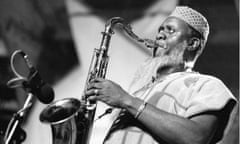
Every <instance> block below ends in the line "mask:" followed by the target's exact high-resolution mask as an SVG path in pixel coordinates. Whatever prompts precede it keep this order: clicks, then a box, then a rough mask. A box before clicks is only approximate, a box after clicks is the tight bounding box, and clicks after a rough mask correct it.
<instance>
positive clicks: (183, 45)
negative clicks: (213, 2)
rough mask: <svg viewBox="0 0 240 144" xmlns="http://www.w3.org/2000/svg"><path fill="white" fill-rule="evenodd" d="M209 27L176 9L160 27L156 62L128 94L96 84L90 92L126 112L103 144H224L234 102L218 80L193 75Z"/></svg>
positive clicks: (140, 72) (102, 81)
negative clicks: (220, 143)
mask: <svg viewBox="0 0 240 144" xmlns="http://www.w3.org/2000/svg"><path fill="white" fill-rule="evenodd" d="M208 33H209V25H208V22H207V20H206V19H205V17H204V16H203V15H201V14H200V13H199V12H197V11H195V10H193V9H191V8H189V7H184V6H179V7H176V9H175V10H174V11H173V13H172V14H171V15H170V16H169V17H168V18H167V19H166V20H165V21H164V22H163V23H162V25H161V26H160V27H159V30H158V34H157V37H156V42H157V43H158V44H159V47H157V48H154V49H153V57H152V58H150V59H148V60H146V62H145V63H143V65H141V67H140V68H139V70H138V72H137V73H136V77H135V79H134V80H133V82H132V84H131V87H130V91H129V92H126V91H125V90H123V89H122V88H121V87H120V86H119V85H118V84H116V83H114V82H112V81H110V80H105V79H100V78H98V79H94V80H92V81H91V84H90V85H89V87H88V90H87V91H86V96H87V97H88V99H89V100H97V101H98V100H99V101H102V102H104V103H106V104H108V105H110V106H113V107H116V108H120V109H122V110H121V112H120V113H119V116H118V117H117V119H116V120H115V121H114V123H113V125H112V127H111V129H110V130H109V133H108V135H107V136H106V138H105V141H104V143H105V144H163V143H168V144H207V143H210V144H213V143H217V142H219V141H221V139H222V137H223V135H224V131H225V129H226V127H227V126H228V121H229V115H230V113H231V111H232V109H233V107H234V105H235V99H234V97H233V96H232V94H231V93H230V91H229V90H228V89H227V88H226V86H225V85H224V84H223V83H222V82H221V81H220V80H219V79H217V78H215V77H213V76H209V75H203V74H200V73H198V72H195V71H193V66H194V64H195V62H196V60H197V58H198V57H199V56H200V54H201V53H202V50H203V48H204V47H205V44H206V42H207V38H208Z"/></svg>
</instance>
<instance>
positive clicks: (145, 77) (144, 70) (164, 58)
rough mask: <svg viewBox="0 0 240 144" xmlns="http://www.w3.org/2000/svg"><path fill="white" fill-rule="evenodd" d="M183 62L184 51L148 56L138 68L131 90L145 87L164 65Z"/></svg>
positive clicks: (131, 91)
mask: <svg viewBox="0 0 240 144" xmlns="http://www.w3.org/2000/svg"><path fill="white" fill-rule="evenodd" d="M180 64H183V53H179V52H177V51H176V52H172V53H171V54H167V55H161V56H158V57H153V58H152V57H151V58H148V59H147V60H146V61H145V62H144V63H143V64H142V65H141V66H140V67H139V68H138V70H137V72H136V73H135V75H134V79H133V81H132V83H131V84H130V87H129V92H130V93H131V94H133V93H134V92H135V91H137V90H139V89H141V88H143V87H144V86H145V85H147V84H148V83H150V82H151V81H152V80H153V77H156V75H157V71H158V70H159V69H161V68H163V67H174V66H177V65H180Z"/></svg>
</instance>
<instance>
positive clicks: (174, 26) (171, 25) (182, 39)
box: [154, 17, 190, 57]
mask: <svg viewBox="0 0 240 144" xmlns="http://www.w3.org/2000/svg"><path fill="white" fill-rule="evenodd" d="M189 33H190V29H189V27H188V25H187V24H186V23H185V22H184V21H182V20H180V19H178V18H175V17H169V18H167V19H166V20H165V21H164V22H163V23H162V25H161V26H160V27H159V29H158V34H157V36H156V42H157V43H158V44H159V45H161V47H158V48H156V49H155V50H154V55H155V56H156V57H159V56H170V55H171V54H173V53H183V52H184V50H185V48H186V46H187V41H186V40H187V38H188V36H189Z"/></svg>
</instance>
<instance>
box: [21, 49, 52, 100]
mask: <svg viewBox="0 0 240 144" xmlns="http://www.w3.org/2000/svg"><path fill="white" fill-rule="evenodd" d="M20 53H21V55H22V56H23V58H24V60H25V61H26V64H27V66H28V67H29V69H30V73H29V76H28V78H27V81H24V82H23V86H24V88H25V89H26V90H27V91H29V92H31V93H32V94H33V95H35V96H37V98H38V99H39V100H40V101H41V102H42V103H44V104H49V103H50V102H52V101H53V99H54V91H53V88H52V87H51V86H50V85H49V84H47V83H46V82H44V81H43V80H42V78H41V76H40V74H39V72H38V71H37V69H36V68H35V67H34V66H33V65H32V63H31V62H30V61H29V59H28V55H26V54H25V53H24V52H23V51H21V52H20Z"/></svg>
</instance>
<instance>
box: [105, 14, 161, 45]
mask: <svg viewBox="0 0 240 144" xmlns="http://www.w3.org/2000/svg"><path fill="white" fill-rule="evenodd" d="M115 25H119V26H120V27H121V28H122V29H123V30H124V31H125V32H126V33H127V34H128V35H129V36H130V37H131V38H132V39H134V40H135V41H137V42H140V43H144V44H145V46H146V47H147V48H150V49H152V48H157V47H160V45H159V44H157V43H156V42H155V41H154V40H151V39H143V38H140V37H138V36H137V35H136V34H135V33H134V32H133V30H132V27H131V25H130V24H129V23H127V22H126V21H125V20H124V19H123V18H121V17H113V18H111V19H109V20H108V21H107V22H106V24H105V32H103V33H104V34H105V35H106V37H108V40H109V39H110V37H111V35H112V34H114V31H113V28H114V26H115Z"/></svg>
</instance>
